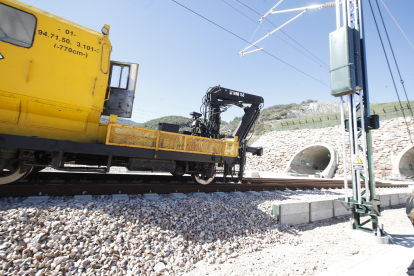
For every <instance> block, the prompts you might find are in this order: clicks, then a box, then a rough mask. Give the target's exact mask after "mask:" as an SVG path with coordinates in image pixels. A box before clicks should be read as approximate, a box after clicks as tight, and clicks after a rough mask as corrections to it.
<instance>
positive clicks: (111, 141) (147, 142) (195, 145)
mask: <svg viewBox="0 0 414 276" xmlns="http://www.w3.org/2000/svg"><path fill="white" fill-rule="evenodd" d="M106 144H107V145H114V146H125V147H135V148H146V149H156V150H165V151H177V152H186V153H197V154H215V155H220V156H228V157H237V156H238V151H239V143H238V142H233V141H223V140H219V139H211V138H204V137H197V136H190V135H184V134H179V133H171V132H165V131H159V130H152V129H146V128H139V127H131V126H124V125H118V124H108V130H107V136H106Z"/></svg>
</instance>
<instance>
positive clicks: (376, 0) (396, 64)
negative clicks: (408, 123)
mask: <svg viewBox="0 0 414 276" xmlns="http://www.w3.org/2000/svg"><path fill="white" fill-rule="evenodd" d="M375 2H376V3H377V7H378V11H379V14H380V16H381V21H382V25H383V26H384V30H385V34H386V35H387V39H388V44H389V45H390V48H391V53H392V56H393V58H394V62H395V66H396V67H397V71H398V75H399V76H400V82H401V85H402V87H403V90H404V93H405V98H406V99H407V106H408V109H409V110H410V112H411V117H413V116H414V115H413V110H412V109H411V104H410V101H409V100H408V95H407V91H406V90H405V85H404V81H403V79H402V76H401V73H400V68H399V67H398V63H397V59H396V58H395V54H394V50H393V48H392V45H391V41H390V37H389V36H388V32H387V28H386V27H385V23H384V18H383V17H382V13H381V10H380V7H379V5H378V0H375Z"/></svg>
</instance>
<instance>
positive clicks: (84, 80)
mask: <svg viewBox="0 0 414 276" xmlns="http://www.w3.org/2000/svg"><path fill="white" fill-rule="evenodd" d="M11 10H12V11H13V12H12V13H11V12H10V11H11ZM11 14H17V15H18V16H20V14H23V15H22V16H23V17H24V18H23V17H22V18H23V19H22V18H19V17H18V16H17V17H14V20H15V22H14V23H13V24H18V25H19V24H22V25H24V24H28V23H27V22H34V23H30V24H29V25H30V26H29V27H30V28H28V29H27V30H26V31H27V32H26V33H25V34H24V38H25V39H26V42H25V44H22V45H16V43H17V44H19V43H20V42H19V40H18V39H16V40H9V41H7V40H5V39H3V40H0V53H1V55H2V57H3V58H2V59H0V72H1V73H0V97H1V98H0V117H1V118H0V133H5V134H14V135H24V136H37V137H42V138H51V139H62V140H72V141H79V142H96V141H97V140H98V139H99V137H98V136H99V131H98V128H99V120H100V116H101V112H102V110H103V105H104V101H105V94H106V89H107V85H108V78H109V66H110V63H109V59H110V53H111V50H112V46H111V43H110V41H109V39H108V36H104V35H103V34H101V33H99V32H96V31H93V30H90V29H88V28H85V27H83V26H80V25H78V24H75V23H73V22H70V21H68V20H65V19H63V18H60V17H58V16H55V15H52V14H49V13H47V12H44V11H42V10H39V9H37V8H34V7H31V6H29V5H27V4H24V3H22V2H19V1H15V0H0V17H2V18H1V19H0V20H3V21H2V22H3V24H4V26H6V25H7V24H5V23H4V22H6V21H5V20H6V19H7V18H11V19H13V17H12V15H11ZM6 17H7V18H6ZM16 18H17V19H16ZM11 19H10V20H11ZM7 20H8V19H7ZM16 22H17V23H16ZM22 22H23V23H22ZM6 23H7V22H6ZM16 26H17V25H16ZM16 26H15V25H13V26H12V28H9V29H8V31H9V32H11V33H13V32H14V31H13V28H15V29H18V28H17V27H16ZM24 27H27V26H24ZM107 27H108V28H109V26H107ZM31 34H33V39H31V40H30V37H31ZM20 37H22V34H21V35H20ZM16 41H17V42H16Z"/></svg>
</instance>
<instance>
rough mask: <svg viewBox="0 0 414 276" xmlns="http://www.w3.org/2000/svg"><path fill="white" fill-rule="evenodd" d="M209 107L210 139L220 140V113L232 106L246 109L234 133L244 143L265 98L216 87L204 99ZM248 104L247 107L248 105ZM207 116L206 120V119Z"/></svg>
mask: <svg viewBox="0 0 414 276" xmlns="http://www.w3.org/2000/svg"><path fill="white" fill-rule="evenodd" d="M204 101H205V104H206V105H207V106H208V112H207V113H208V114H205V115H207V116H208V123H207V125H208V127H207V129H208V132H209V133H210V137H213V138H219V135H220V120H221V119H220V113H221V112H223V108H224V110H225V109H226V107H228V106H230V105H235V106H238V107H241V108H243V109H244V115H243V117H242V119H241V121H240V123H239V125H238V127H237V128H236V130H235V131H234V133H233V136H237V137H238V140H239V141H240V142H242V141H243V140H245V139H246V137H247V135H248V133H249V132H250V130H251V128H252V127H253V125H254V123H255V121H256V119H257V117H258V116H259V114H260V109H261V106H262V104H263V102H264V101H263V98H262V97H260V96H256V95H251V94H248V93H244V92H239V91H235V90H232V89H228V88H224V87H220V86H214V87H212V88H211V89H210V90H209V91H208V92H207V94H206V97H205V99H204ZM246 104H247V105H246ZM207 116H205V117H204V118H206V117H207Z"/></svg>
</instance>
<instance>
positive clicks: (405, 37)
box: [377, 0, 414, 49]
mask: <svg viewBox="0 0 414 276" xmlns="http://www.w3.org/2000/svg"><path fill="white" fill-rule="evenodd" d="M381 2H382V4H383V5H384V7H385V9H386V10H387V11H388V13H389V14H390V15H391V18H392V19H393V20H394V22H395V24H397V26H398V28H399V29H400V31H401V32H402V34H403V35H404V36H405V39H407V41H408V43H410V45H411V47H412V48H413V49H414V46H413V44H412V43H411V41H410V40H409V39H408V37H407V35H406V34H405V33H404V31H403V30H402V29H401V27H400V25H399V24H398V22H397V20H395V18H394V16H392V13H391V12H390V10H389V9H388V8H387V6H385V3H384V1H382V0H381ZM377 5H378V3H377Z"/></svg>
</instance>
